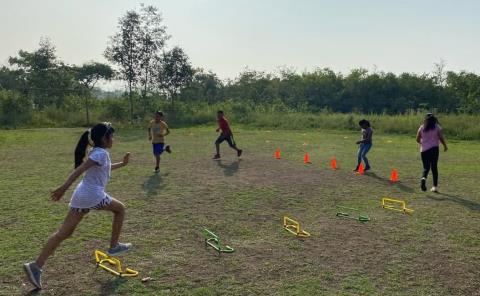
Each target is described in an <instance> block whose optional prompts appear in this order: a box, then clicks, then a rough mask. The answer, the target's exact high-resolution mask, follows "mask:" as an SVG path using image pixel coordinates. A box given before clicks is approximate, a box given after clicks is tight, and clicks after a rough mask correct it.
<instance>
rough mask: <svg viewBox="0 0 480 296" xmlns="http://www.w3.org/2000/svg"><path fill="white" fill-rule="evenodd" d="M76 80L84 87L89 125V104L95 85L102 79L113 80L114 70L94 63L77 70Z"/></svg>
mask: <svg viewBox="0 0 480 296" xmlns="http://www.w3.org/2000/svg"><path fill="white" fill-rule="evenodd" d="M75 74H76V75H75V78H76V79H77V81H78V82H79V83H80V84H81V85H82V87H83V89H82V90H83V95H84V98H85V116H86V120H87V124H90V114H89V102H88V99H89V97H90V96H91V92H92V90H93V88H94V87H95V84H96V83H97V82H98V81H99V80H100V79H105V80H110V79H112V78H113V74H114V73H113V69H112V68H111V67H110V66H109V65H105V64H102V63H97V62H92V63H88V64H84V65H82V66H81V67H76V68H75Z"/></svg>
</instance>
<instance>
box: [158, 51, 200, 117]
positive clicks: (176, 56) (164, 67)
mask: <svg viewBox="0 0 480 296" xmlns="http://www.w3.org/2000/svg"><path fill="white" fill-rule="evenodd" d="M157 65H158V68H157V73H156V80H157V83H158V87H159V89H160V90H161V91H165V92H167V94H168V98H169V99H170V102H171V104H172V109H174V108H175V99H176V97H177V95H178V93H179V92H180V90H181V89H182V88H183V87H184V86H186V85H187V84H188V83H189V82H190V81H191V80H192V77H193V74H194V71H193V68H192V65H191V64H190V62H189V60H188V56H187V54H186V53H185V52H184V51H183V49H181V48H180V47H178V46H176V47H174V48H172V50H170V51H168V52H166V53H164V54H163V56H162V57H161V59H160V60H158V61H157Z"/></svg>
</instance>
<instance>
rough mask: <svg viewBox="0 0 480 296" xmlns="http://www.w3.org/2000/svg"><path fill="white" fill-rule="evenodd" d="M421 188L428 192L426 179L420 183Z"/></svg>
mask: <svg viewBox="0 0 480 296" xmlns="http://www.w3.org/2000/svg"><path fill="white" fill-rule="evenodd" d="M420 188H421V189H422V191H427V180H426V179H425V178H422V180H421V181H420Z"/></svg>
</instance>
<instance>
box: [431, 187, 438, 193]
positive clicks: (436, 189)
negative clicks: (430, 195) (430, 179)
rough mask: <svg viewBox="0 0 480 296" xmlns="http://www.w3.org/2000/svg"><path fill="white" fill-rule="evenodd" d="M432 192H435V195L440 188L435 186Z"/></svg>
mask: <svg viewBox="0 0 480 296" xmlns="http://www.w3.org/2000/svg"><path fill="white" fill-rule="evenodd" d="M430 191H431V192H435V193H438V187H437V186H433V187H432V189H430Z"/></svg>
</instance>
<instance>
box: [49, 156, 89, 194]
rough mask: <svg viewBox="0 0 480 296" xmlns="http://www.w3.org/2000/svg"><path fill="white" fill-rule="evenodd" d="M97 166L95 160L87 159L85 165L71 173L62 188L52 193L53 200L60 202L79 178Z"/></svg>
mask: <svg viewBox="0 0 480 296" xmlns="http://www.w3.org/2000/svg"><path fill="white" fill-rule="evenodd" d="M94 165H97V164H96V163H95V162H94V161H93V160H91V159H87V161H85V162H84V163H82V164H81V165H80V166H79V167H77V168H76V169H75V170H74V171H73V172H71V173H70V175H69V176H68V178H67V180H66V181H65V183H63V185H62V186H60V187H58V188H57V189H55V190H54V191H53V192H52V200H55V201H57V200H60V199H61V198H62V196H63V195H64V194H65V191H67V190H68V188H70V186H71V185H72V183H73V182H75V180H77V178H78V177H79V176H81V175H82V174H83V172H85V171H86V170H88V169H89V168H91V167H92V166H94Z"/></svg>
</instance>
